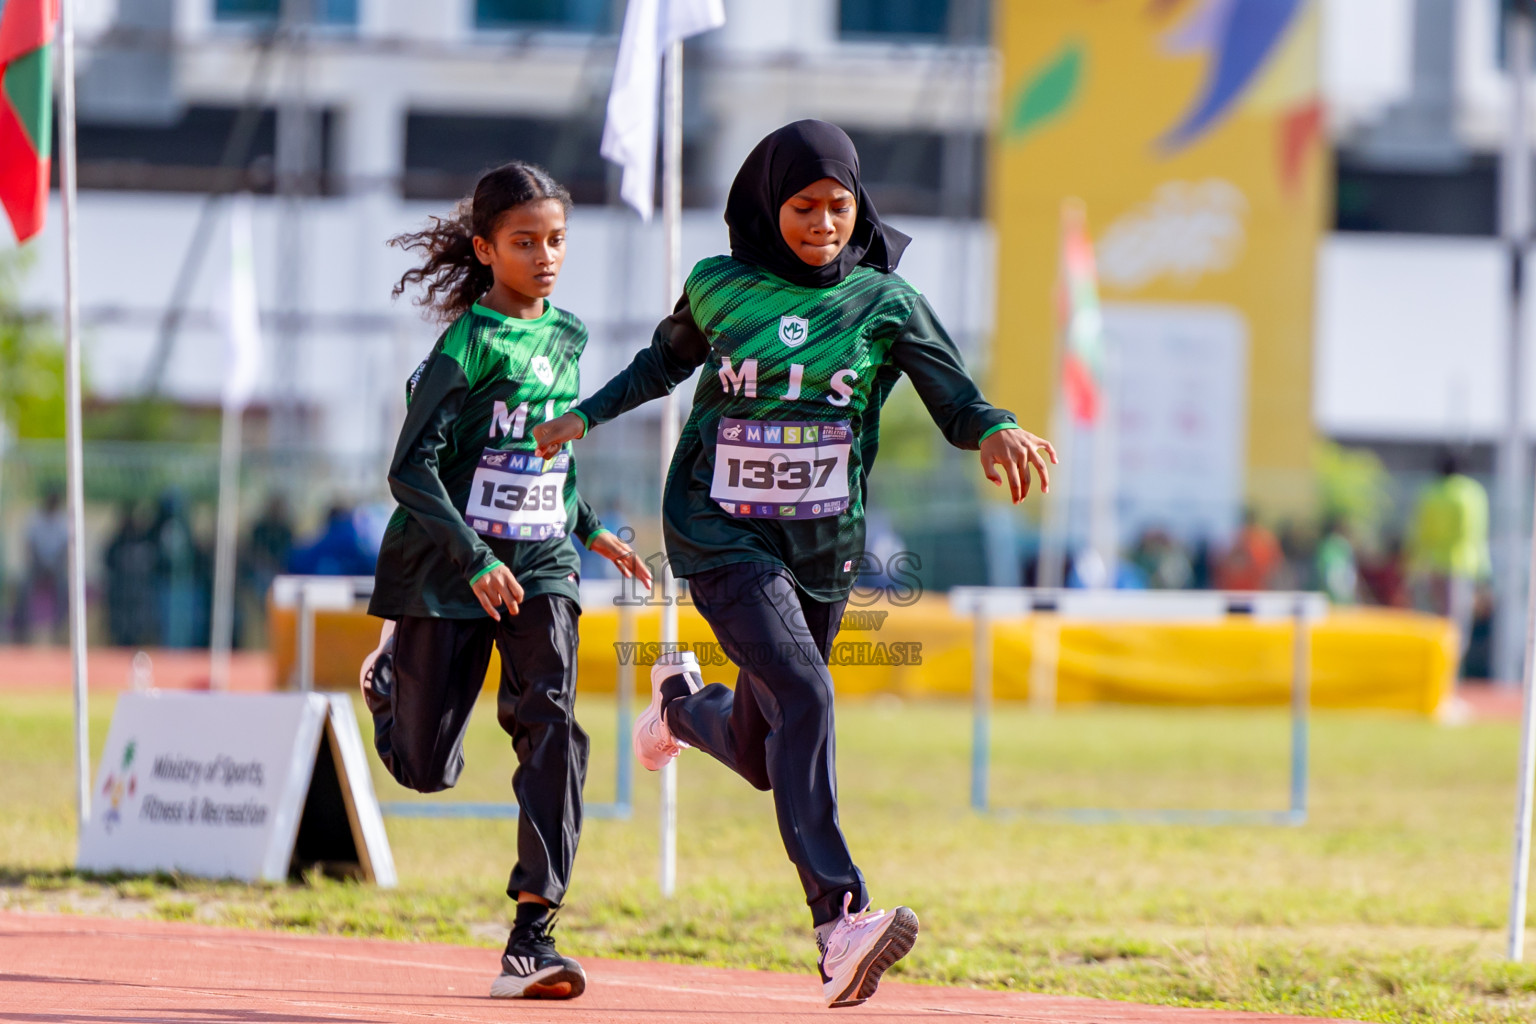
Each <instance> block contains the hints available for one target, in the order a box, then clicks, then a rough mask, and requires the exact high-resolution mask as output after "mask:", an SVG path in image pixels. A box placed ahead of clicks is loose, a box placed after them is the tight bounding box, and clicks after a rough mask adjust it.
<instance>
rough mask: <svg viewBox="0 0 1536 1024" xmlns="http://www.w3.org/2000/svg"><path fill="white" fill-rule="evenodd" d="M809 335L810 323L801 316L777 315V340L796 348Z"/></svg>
mask: <svg viewBox="0 0 1536 1024" xmlns="http://www.w3.org/2000/svg"><path fill="white" fill-rule="evenodd" d="M810 336H811V325H810V322H809V321H808V320H806V319H805V317H803V316H781V317H779V340H780V341H782V342H783V343H784V344H786V345H788V346H789V347H790V348H797V347H798V346H800V345H801V344H803V343H804V341H805V339H806V338H809V337H810Z"/></svg>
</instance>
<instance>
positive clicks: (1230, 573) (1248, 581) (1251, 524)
mask: <svg viewBox="0 0 1536 1024" xmlns="http://www.w3.org/2000/svg"><path fill="white" fill-rule="evenodd" d="M1283 559H1284V556H1283V554H1282V553H1281V551H1280V542H1279V541H1277V540H1275V535H1274V534H1273V533H1270V532H1269V530H1268V529H1266V528H1265V527H1264V526H1263V525H1261V524H1260V523H1259V520H1258V516H1257V515H1255V514H1254V511H1253V510H1252V509H1248V510H1247V511H1245V512H1244V513H1243V525H1242V526H1241V527H1239V528H1238V531H1237V535H1236V536H1235V537H1233V538H1232V545H1231V547H1229V548H1227V550H1226V551H1225V552H1224V553H1223V554H1222V556H1221V558H1220V559H1219V560H1218V561H1217V563H1216V572H1215V581H1216V587H1217V589H1219V590H1267V589H1269V587H1270V586H1271V584H1272V582H1273V579H1274V575H1275V571H1276V570H1277V569H1279V568H1280V564H1281V562H1282V561H1283Z"/></svg>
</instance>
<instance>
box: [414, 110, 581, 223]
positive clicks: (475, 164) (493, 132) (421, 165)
mask: <svg viewBox="0 0 1536 1024" xmlns="http://www.w3.org/2000/svg"><path fill="white" fill-rule="evenodd" d="M602 136H603V123H602V121H601V120H595V119H592V118H572V119H565V120H562V119H557V118H542V117H496V116H484V115H476V114H427V113H414V112H413V113H410V114H408V115H407V117H406V120H405V182H404V189H403V191H404V193H405V196H406V198H407V199H458V198H459V197H461V196H466V195H468V194H469V193H470V192H472V191H473V190H474V187H475V182H476V181H478V180H479V178H480V175H481V174H482V173H484V172H485V171H487V170H489V169H490V168H492V167H497V166H500V165H501V164H504V163H506V162H507V161H509V160H526V161H527V162H529V163H533V164H538V165H539V166H540V167H543V168H544V169H545V170H547V171H548V172H549V173H550V174H551V175H552V176H553V177H554V179H555V180H556V181H558V182H560V183H561V184H562V185H564V186H565V187H566V188H567V189H568V190H569V191H570V193H571V198H572V199H573V200H574V201H576V202H578V203H602V202H604V201H605V200H606V198H607V194H608V186H607V181H608V166H607V164H606V162H604V160H603V158H602V156H600V155H599V154H598V145H599V144H600V143H601V141H602Z"/></svg>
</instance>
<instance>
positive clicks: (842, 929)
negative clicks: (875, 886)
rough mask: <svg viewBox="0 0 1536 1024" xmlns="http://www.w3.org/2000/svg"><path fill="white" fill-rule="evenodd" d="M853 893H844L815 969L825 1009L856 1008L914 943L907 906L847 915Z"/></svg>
mask: <svg viewBox="0 0 1536 1024" xmlns="http://www.w3.org/2000/svg"><path fill="white" fill-rule="evenodd" d="M852 902H853V893H851V892H850V893H844V894H843V916H842V917H841V918H839V919H838V921H837V923H836V924H835V925H833V926H832V932H831V934H830V935H828V936H827V941H826V945H824V946H823V945H822V943H821V938H820V936H818V937H817V940H816V945H817V946H818V947H819V948H820V949H821V959H820V961H819V962H818V963H817V965H816V966H817V967H818V968H819V969H820V971H821V992H822V994H823V995H825V996H826V997H827V1005H828V1006H830V1007H833V1008H836V1007H839V1006H858V1005H859V1004H860V1003H862V1002H864V1000H866V999H868V998H869V997H870V996H872V995H874V994H875V989H876V988H877V987H879V985H880V975H882V974H884V973H885V972H886V970H887V969H888V968H889V967H890V966H891V965H892V964H894V963H895V962H896V961H897V960H900V959H901V958H902V957H904V956H906V955H907V954H908V953H910V952H911V951H912V947H913V946H914V945H915V944H916V943H917V915H916V914H914V913H913V912H912V910H911V908H909V907H897V908H896V909H895V910H870V909H865V910H861V911H860V912H859V913H857V914H851V915H850V914H849V913H848V905H849V904H850V903H852Z"/></svg>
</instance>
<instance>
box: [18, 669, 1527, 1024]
mask: <svg viewBox="0 0 1536 1024" xmlns="http://www.w3.org/2000/svg"><path fill="white" fill-rule="evenodd" d="M359 710H361V709H359ZM580 710H581V716H582V721H583V724H584V725H585V726H586V728H587V729H588V731H589V732H590V733H591V734H592V737H593V750H594V761H593V765H592V770H591V774H590V776H589V779H588V787H587V796H588V799H589V800H591V801H594V802H596V801H606V800H609V799H611V796H612V792H613V767H614V761H613V756H614V755H613V749H614V742H613V741H614V722H613V705H612V703H611V702H604V701H602V700H596V699H593V700H584V701H583V702H582V703H581V705H580ZM491 711H492V709H491V708H489V707H482V708H481V709H480V713H479V715H478V716H477V719H476V721H475V723H474V725H473V726H472V727H471V731H470V740H469V750H468V767H467V768H466V771H465V779H464V781H463V782H462V783H461V785H460V787H459V789H458V790H457V791H456V792H454V793H451V794H447V795H446V796H445V797H443V798H438V799H444V798H446V799H482V800H485V799H489V800H501V799H509V798H510V786H509V784H508V779H509V777H510V774H511V771H512V766H513V758H512V753H511V750H510V747H509V745H508V743H507V742H506V740H505V738H504V737H503V736H502V735H501V734H500V732H499V731H498V730H497V727H496V723H495V717H494V714H493V713H491ZM110 712H111V704H110V701H109V700H101V701H99V702H97V703H96V704H94V705H93V707H92V713H93V714H92V736H93V739H94V740H95V741H96V744H97V746H98V748H99V746H100V744H101V743H102V742H103V741H104V739H105V734H106V729H107V725H108V719H109V717H110ZM839 716H840V718H839V721H840V728H839V736H838V741H839V748H838V750H839V770H840V786H841V793H842V821H843V827H844V829H845V831H846V833H847V834H848V837H849V840H850V843H851V845H852V847H853V851H854V855H855V857H856V859H857V860H858V862H859V864H860V866H861V867H862V868H863V870H864V872H865V875H866V877H867V878H868V880H869V882H870V885H871V889H872V891H873V893H874V897H875V901H876V903H877V904H879V905H887V906H888V905H891V904H894V903H898V902H902V903H907V904H909V905H911V906H912V907H913V908H915V909H916V910H917V912H918V914H919V915H920V916H921V918H922V921H923V936H922V938H921V939H920V940H919V943H918V946H917V949H916V950H915V951H914V952H913V954H912V956H911V957H910V958H908V959H907V960H906V961H904V962H903V963H902V964H900V965H898V969H897V975H896V976H900V977H903V978H905V979H907V980H915V981H927V982H935V983H949V984H967V985H980V986H991V987H1003V988H1017V989H1023V990H1030V991H1038V992H1054V993H1065V994H1074V995H1087V996H1102V997H1108V998H1115V999H1134V1000H1141V1001H1146V1002H1157V1003H1178V1004H1189V1005H1205V1006H1222V1007H1229V1008H1241V1009H1255V1010H1268V1011H1277V1012H1291V1013H1302V1014H1315V1015H1326V1016H1341V1017H1356V1018H1362V1019H1366V1020H1380V1021H1425V1022H1428V1021H1529V1020H1532V1019H1536V968H1533V967H1532V966H1531V965H1530V964H1525V965H1519V966H1511V965H1508V964H1506V963H1504V962H1503V961H1502V958H1501V951H1502V944H1503V921H1504V917H1503V915H1504V912H1505V906H1506V901H1507V898H1508V889H1507V885H1508V873H1509V857H1510V849H1509V841H1510V827H1511V822H1512V814H1513V807H1512V803H1513V790H1514V779H1515V762H1516V744H1517V733H1518V729H1517V727H1516V725H1515V724H1513V723H1492V724H1478V725H1471V726H1466V727H1460V728H1447V727H1443V726H1437V725H1435V724H1432V723H1430V722H1427V721H1423V720H1420V719H1416V718H1406V717H1397V716H1387V715H1367V714H1323V715H1318V716H1317V717H1316V719H1315V725H1314V732H1313V779H1312V790H1311V796H1312V808H1313V813H1312V820H1311V822H1310V823H1309V824H1307V825H1306V826H1305V827H1302V828H1260V827H1226V828H1185V827H1155V826H1068V825H1048V824H1042V823H1038V822H1031V821H1029V820H1027V819H1006V818H982V817H977V816H975V815H973V814H971V813H970V812H969V811H968V810H967V809H966V805H967V796H968V774H967V764H968V758H969V738H970V717H969V709H968V707H967V706H965V705H963V704H959V703H926V702H924V703H912V702H908V703H902V702H897V701H888V700H874V701H865V702H854V703H848V704H845V705H844V706H842V707H840V708H839ZM360 717H361V716H360ZM994 737H995V746H996V750H997V753H996V770H995V772H994V777H993V794H994V801H995V802H996V803H997V804H999V805H1013V806H1033V807H1049V806H1066V805H1071V804H1074V803H1076V804H1097V805H1116V806H1139V807H1153V806H1192V807H1193V806H1203V807H1217V806H1227V807H1281V806H1283V805H1284V801H1285V785H1286V763H1285V759H1286V751H1287V726H1286V720H1285V717H1284V716H1283V715H1282V714H1279V713H1270V712H1227V711H1219V712H1218V711H1178V712H1167V711H1151V710H1127V709H1114V710H1092V711H1067V712H1062V713H1060V714H1057V715H1055V716H1053V717H1049V718H1039V717H1032V716H1030V715H1029V714H1027V713H1026V712H1024V711H1023V710H1004V711H1003V712H1002V713H1001V714H1000V715H999V716H998V718H997V719H996V721H995V724H994ZM639 775H640V778H639V779H638V787H637V795H638V805H637V807H636V810H635V815H634V817H633V819H632V820H630V821H627V822H620V821H592V822H589V823H588V825H587V829H586V833H585V836H584V838H583V844H582V851H581V855H580V857H579V859H578V861H577V870H576V881H575V885H574V888H573V891H572V893H571V897H570V902H569V905H568V908H567V909H566V911H565V912H564V913H563V914H562V918H561V925H560V932H559V934H560V935H562V937H563V939H562V942H563V946H564V948H566V949H567V951H568V952H570V953H572V954H575V955H577V956H581V955H591V956H618V957H629V958H664V959H669V960H678V961H688V962H696V963H708V964H726V965H735V966H747V967H762V968H771V969H775V970H789V971H806V972H809V971H811V970H812V969H813V964H814V947H813V945H812V943H811V941H810V938H809V917H808V915H807V913H806V911H805V909H804V907H803V905H802V903H801V896H800V892H799V887H798V885H797V883H796V880H795V875H794V872H793V869H792V868H791V867H790V865H789V863H788V861H787V860H786V859H785V857H784V854H783V851H782V847H781V845H780V843H779V839H778V835H777V832H776V829H775V825H774V818H773V813H772V805H771V800H770V797H769V796H768V794H764V793H758V792H756V791H755V790H753V789H751V788H750V787H748V786H747V785H746V784H745V783H743V782H741V781H740V780H739V779H737V778H736V777H735V776H733V775H731V774H729V773H728V772H726V771H725V770H724V769H722V768H720V767H719V766H718V765H716V764H715V763H714V762H712V761H710V760H709V759H708V758H707V757H704V756H702V755H700V754H698V753H697V752H692V753H689V754H686V755H685V756H684V758H683V760H682V770H681V773H680V783H679V789H680V793H681V811H680V822H681V824H680V842H679V890H678V894H677V897H676V898H675V899H673V900H671V901H664V900H662V899H661V898H660V897H659V895H658V892H657V887H656V883H655V875H656V851H657V826H656V814H655V809H656V784H655V781H654V779H653V778H652V777H650V776H648V775H647V774H646V773H644V772H640V773H639ZM375 785H376V786H377V787H378V789H379V793H380V796H381V798H382V799H400V798H401V797H402V796H403V795H405V794H402V793H401V791H400V790H399V788H398V787H396V786H395V785H394V784H393V783H392V782H390V781H388V780H386V779H384V778H381V777H380V776H378V774H377V773H376V775H375ZM71 793H72V777H71V770H70V712H69V703H68V698H67V696H64V695H4V696H0V907H3V906H12V907H23V908H33V909H40V910H45V909H46V910H66V911H78V912H82V913H136V914H149V915H154V916H158V917H163V918H168V919H190V920H198V921H205V922H209V923H216V924H230V925H239V926H246V927H256V928H280V929H291V930H299V931H313V932H328V933H335V934H347V935H362V936H378V937H386V938H408V939H423V940H431V941H451V942H470V943H479V944H483V945H487V946H490V945H499V944H500V942H501V941H502V940H503V939H504V937H505V934H506V931H505V930H506V927H507V925H508V922H509V920H510V916H509V911H510V904H509V902H508V901H507V899H506V897H505V896H504V895H503V893H502V889H503V887H504V886H505V884H506V877H507V871H508V870H509V868H510V867H511V857H512V856H513V850H514V845H513V837H514V830H515V826H514V824H513V823H511V822H446V823H445V822H428V821H411V820H392V821H391V822H390V825H389V833H390V839H391V842H392V844H393V847H394V853H395V858H396V861H397V863H398V866H399V870H400V876H401V885H400V888H399V889H398V890H395V891H393V892H381V891H377V890H373V889H370V888H368V887H365V886H360V885H356V884H350V883H342V882H335V881H328V880H324V879H318V878H315V879H308V880H306V881H305V882H304V883H300V884H294V885H291V886H271V887H269V886H245V885H236V884H229V883H209V882H199V881H193V880H186V879H175V878H158V879H126V880H105V881H104V880H95V879H82V878H80V877H77V876H75V875H74V874H72V873H71V871H70V870H69V865H70V863H71V860H72V857H73V853H74V835H73V812H72V804H71V799H72V797H71Z"/></svg>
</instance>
